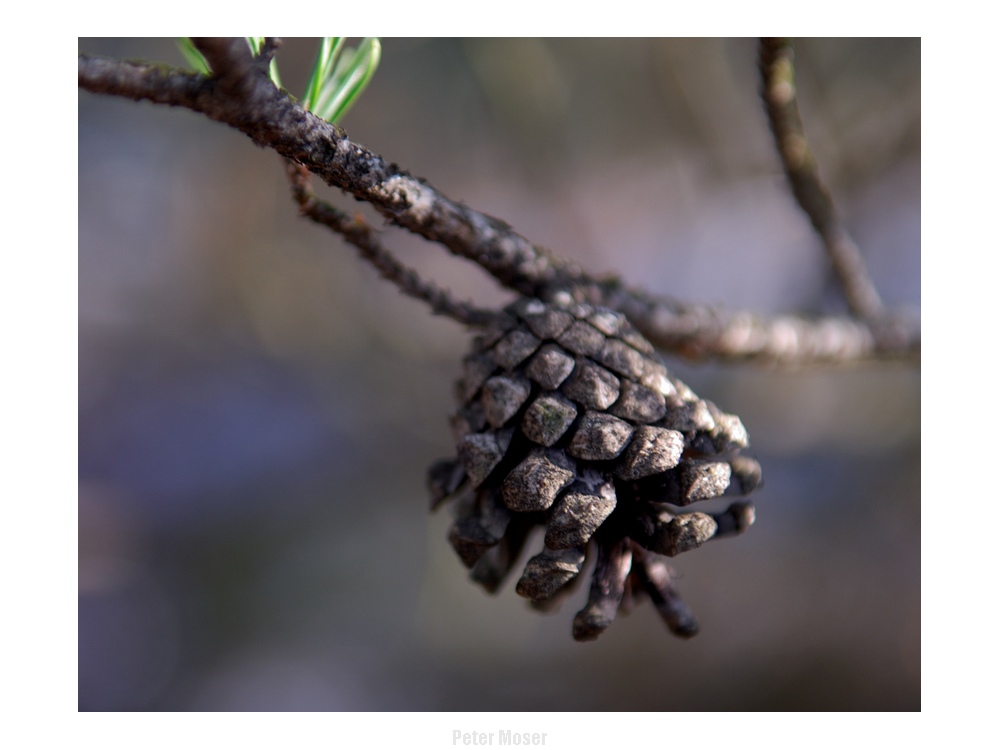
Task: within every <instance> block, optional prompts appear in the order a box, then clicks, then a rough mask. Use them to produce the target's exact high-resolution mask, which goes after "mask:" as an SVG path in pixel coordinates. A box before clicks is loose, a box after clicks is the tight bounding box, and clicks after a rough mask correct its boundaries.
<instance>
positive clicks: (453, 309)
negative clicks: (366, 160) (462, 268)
mask: <svg viewBox="0 0 1000 750" xmlns="http://www.w3.org/2000/svg"><path fill="white" fill-rule="evenodd" d="M309 178H310V173H309V170H307V169H306V168H305V167H303V166H302V165H300V164H294V163H292V162H289V163H288V180H289V182H290V183H291V188H292V197H293V198H294V199H295V202H296V203H297V204H298V205H299V211H300V212H301V213H302V215H303V216H306V217H308V218H310V219H312V220H313V221H315V222H316V223H317V224H322V225H323V226H325V227H327V228H328V229H332V230H333V231H334V232H336V233H337V234H339V235H341V236H343V238H344V239H345V240H347V241H348V242H350V243H351V244H352V245H354V246H355V247H356V248H357V249H358V253H359V255H360V256H361V257H362V258H364V259H365V260H367V261H368V262H369V263H371V264H372V265H373V266H375V268H377V269H378V271H379V273H380V274H381V275H382V278H384V279H386V280H388V281H391V282H392V283H393V284H395V285H396V286H397V287H398V288H399V290H400V291H401V292H403V294H406V295H408V296H410V297H413V298H415V299H419V300H422V301H423V302H426V303H427V304H428V305H429V306H430V308H431V310H433V311H434V312H435V313H436V314H438V315H447V316H448V317H449V318H451V319H452V320H456V321H458V322H459V323H464V324H465V325H468V326H486V325H489V324H490V323H493V322H495V321H496V320H497V317H498V315H497V313H495V312H493V311H492V310H483V309H481V308H477V307H475V306H474V305H472V304H471V303H468V302H460V301H458V300H456V299H455V298H454V297H452V296H451V293H450V292H448V290H447V289H442V288H441V287H439V286H437V285H436V284H434V283H432V282H429V281H424V280H423V279H421V278H420V275H419V274H418V273H417V272H416V271H414V270H413V269H412V268H409V267H407V266H404V265H403V264H402V263H400V262H399V261H398V260H396V258H395V257H393V255H392V253H390V252H389V251H388V250H387V249H386V248H385V246H384V245H383V244H382V241H381V240H380V239H379V236H378V233H377V232H376V231H375V230H374V229H372V227H371V226H369V225H368V223H367V222H365V220H364V219H363V218H362V217H361V216H360V215H355V216H349V215H348V214H346V213H345V212H344V211H341V210H340V209H339V208H336V207H334V206H331V205H330V204H329V203H325V202H323V201H321V200H319V199H318V198H317V197H316V195H315V194H314V193H313V192H312V189H311V188H310V184H309V183H310V179H309Z"/></svg>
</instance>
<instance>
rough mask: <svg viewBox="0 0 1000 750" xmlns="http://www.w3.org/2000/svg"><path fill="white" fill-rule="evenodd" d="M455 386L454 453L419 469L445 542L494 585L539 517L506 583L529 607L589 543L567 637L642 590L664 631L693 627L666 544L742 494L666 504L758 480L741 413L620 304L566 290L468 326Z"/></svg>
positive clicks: (698, 537) (706, 534) (593, 630)
mask: <svg viewBox="0 0 1000 750" xmlns="http://www.w3.org/2000/svg"><path fill="white" fill-rule="evenodd" d="M457 396H458V400H459V402H460V406H459V409H458V411H457V413H456V414H455V415H454V416H453V418H452V429H453V432H454V436H455V441H456V444H457V449H458V457H457V459H449V460H444V461H439V462H438V463H436V464H435V465H434V466H432V467H431V470H430V473H429V474H430V477H429V478H430V489H431V495H432V500H433V506H434V507H435V508H436V507H438V506H439V505H440V504H441V503H443V502H445V501H448V500H450V501H452V502H453V504H454V507H455V517H456V520H455V523H454V525H453V526H452V527H451V531H450V533H449V540H450V542H451V545H452V547H453V548H454V549H455V552H456V553H458V556H459V558H460V559H461V560H462V562H463V563H464V564H465V565H466V566H467V567H468V568H470V569H471V575H472V578H473V580H475V581H477V582H478V583H480V584H481V585H482V586H483V587H485V588H486V589H487V590H488V591H491V592H493V591H496V590H497V588H498V587H499V586H500V584H501V583H502V582H503V580H504V579H505V578H506V576H507V575H508V573H509V572H510V570H511V568H512V567H513V566H514V565H515V564H516V562H517V560H518V557H519V556H520V553H521V551H522V549H523V547H524V545H525V543H526V541H527V539H528V536H529V533H530V531H531V530H532V529H533V528H534V526H535V525H541V526H544V527H545V542H544V548H543V549H542V551H541V552H540V553H539V554H536V555H535V556H533V557H532V558H531V559H529V560H528V562H527V565H526V566H525V568H524V572H523V573H522V575H521V578H520V580H519V581H518V583H517V593H518V594H520V595H521V596H523V597H526V598H528V599H530V600H531V602H532V603H533V604H534V605H535V606H538V607H541V608H547V607H549V606H551V605H552V604H553V603H557V602H558V601H559V600H560V599H561V598H562V597H563V596H565V595H566V593H568V592H569V591H571V590H572V589H573V584H574V583H575V582H576V581H577V580H578V579H579V573H580V571H581V569H582V568H583V566H584V562H585V559H586V557H587V556H588V554H590V555H591V556H596V563H595V566H594V573H593V578H592V583H591V590H590V598H589V601H588V604H587V606H586V607H585V608H584V609H583V610H581V611H580V612H579V613H578V614H577V615H576V619H575V620H574V623H573V637H574V638H576V639H577V640H592V639H594V638H597V637H598V636H599V635H600V634H601V632H603V631H604V629H605V628H607V627H608V626H609V625H610V624H611V622H612V621H613V620H614V618H615V615H616V614H617V612H618V610H619V609H627V608H629V607H630V605H631V603H632V601H633V600H636V599H638V598H640V597H641V596H643V595H646V596H648V597H649V598H650V599H651V600H652V602H653V604H654V605H655V607H656V609H657V610H658V611H659V613H660V615H661V616H662V617H663V619H664V620H665V622H666V624H667V626H668V627H669V628H670V630H671V631H672V632H674V633H675V634H677V635H680V636H684V637H689V636H692V635H694V634H695V633H696V632H697V630H698V625H697V623H696V622H695V620H694V618H693V617H692V615H691V613H690V612H689V611H688V609H687V607H686V606H685V605H684V603H683V602H682V601H681V599H680V598H679V596H678V594H677V592H676V591H675V589H674V587H673V583H672V580H671V571H670V568H669V567H668V566H667V565H666V562H665V560H664V558H663V556H667V557H672V556H674V555H677V554H680V553H681V552H686V551H688V550H691V549H694V548H696V547H699V546H701V545H702V544H703V543H704V542H706V541H708V540H709V539H712V538H714V537H718V536H723V535H730V534H737V533H740V532H742V531H744V530H746V529H747V528H748V527H749V526H750V524H752V523H753V520H754V510H753V505H752V504H751V503H749V502H745V501H740V502H735V503H733V504H732V505H730V506H729V508H728V509H726V510H725V511H724V512H722V513H719V514H708V513H696V512H687V513H680V512H678V511H677V506H686V505H688V504H690V503H693V502H696V501H698V500H705V499H708V498H714V497H718V496H720V495H722V494H723V493H724V492H726V491H727V490H734V491H735V492H737V493H738V494H746V493H748V492H750V491H751V490H753V489H754V488H755V487H756V486H758V485H759V484H760V466H759V465H758V463H757V462H756V461H755V460H754V459H752V458H749V457H746V456H743V455H741V454H740V450H741V449H743V448H745V447H747V433H746V430H745V429H744V427H743V424H742V423H741V422H740V420H739V418H738V417H735V416H732V415H730V414H725V413H723V412H721V411H719V409H717V408H716V407H715V405H714V404H712V403H711V402H709V401H703V400H701V399H699V398H698V397H697V396H696V395H695V394H694V393H693V392H692V391H691V389H690V388H688V387H687V386H686V385H684V383H682V382H681V381H679V380H677V379H676V378H674V377H672V376H671V375H670V373H669V372H668V371H667V369H666V368H665V367H664V366H663V364H662V363H661V362H660V360H659V359H658V358H657V356H656V354H655V352H654V350H653V347H652V345H650V343H649V342H648V341H646V339H645V338H643V337H642V336H641V335H640V334H639V333H638V331H636V330H635V329H634V328H633V327H632V326H631V325H630V324H629V323H628V321H627V320H626V319H625V317H624V316H623V315H622V314H621V313H618V312H616V311H614V310H610V309H607V308H601V307H594V306H591V305H588V304H581V303H576V302H573V301H571V300H570V299H569V297H568V295H563V299H558V298H557V300H556V301H554V302H551V303H543V302H541V301H539V300H537V299H521V300H518V301H517V302H515V303H514V304H513V305H511V306H509V307H508V308H506V310H505V311H504V315H502V316H501V317H500V318H499V319H498V322H497V324H495V325H494V326H493V327H491V328H489V329H487V330H486V331H485V332H484V333H483V334H482V335H480V336H477V337H476V339H475V340H474V342H473V351H472V353H471V354H469V355H468V356H467V357H466V358H465V360H464V377H463V378H462V380H460V381H459V382H458V384H457ZM595 552H596V554H595Z"/></svg>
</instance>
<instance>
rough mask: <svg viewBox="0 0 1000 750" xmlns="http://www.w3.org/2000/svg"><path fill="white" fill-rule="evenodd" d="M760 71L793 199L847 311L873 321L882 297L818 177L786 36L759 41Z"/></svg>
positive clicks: (879, 313)
mask: <svg viewBox="0 0 1000 750" xmlns="http://www.w3.org/2000/svg"><path fill="white" fill-rule="evenodd" d="M760 74H761V79H762V85H763V91H762V96H763V99H764V105H765V109H766V110H767V118H768V122H769V123H770V126H771V132H772V133H773V134H774V140H775V146H776V148H777V150H778V155H779V156H780V157H781V165H782V167H783V168H784V170H785V174H786V175H787V176H788V181H789V184H790V185H791V187H792V193H793V194H794V195H795V200H796V201H798V204H799V206H801V208H802V210H803V211H805V213H806V215H807V216H808V217H809V220H810V221H811V222H812V225H813V228H814V229H815V230H816V232H817V233H818V234H819V236H820V237H821V238H822V240H823V246H824V248H825V249H826V253H827V255H828V256H829V257H830V263H831V264H832V265H833V270H834V273H835V274H836V275H837V280H838V282H839V283H840V286H841V289H842V290H843V293H844V298H845V299H846V300H847V304H848V305H849V306H850V308H851V312H853V313H854V314H855V315H857V316H859V317H862V318H865V319H866V320H868V321H873V322H874V321H878V320H880V319H881V318H882V317H883V312H884V311H883V307H882V300H881V298H880V297H879V293H878V291H877V290H876V289H875V284H874V283H873V282H872V280H871V278H870V277H869V275H868V270H867V269H866V268H865V262H864V259H863V258H862V257H861V250H860V249H859V248H858V246H857V244H856V243H855V242H854V239H853V238H852V237H851V235H850V232H848V231H847V227H845V226H844V223H843V222H842V221H841V219H840V216H838V214H837V209H836V207H835V206H834V204H833V199H832V198H831V197H830V192H829V191H828V190H827V189H826V186H825V185H824V184H823V182H822V180H820V177H819V168H818V166H817V164H816V158H815V157H814V156H813V153H812V149H811V148H810V147H809V141H808V140H806V135H805V130H804V129H803V127H802V118H801V116H800V115H799V107H798V97H797V95H796V91H795V68H794V50H793V49H792V43H791V41H790V40H789V39H780V38H774V37H765V38H763V39H761V42H760Z"/></svg>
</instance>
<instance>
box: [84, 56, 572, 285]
mask: <svg viewBox="0 0 1000 750" xmlns="http://www.w3.org/2000/svg"><path fill="white" fill-rule="evenodd" d="M239 41H240V43H242V40H239ZM197 43H198V44H200V45H201V46H203V47H204V49H202V50H201V51H202V53H203V54H205V55H206V58H208V60H209V64H210V65H212V68H213V71H222V73H221V75H222V77H221V78H220V79H218V81H219V85H216V81H217V79H216V78H214V77H213V78H212V79H201V80H203V81H205V82H206V83H205V86H204V87H203V88H198V89H197V90H196V91H195V92H193V94H194V95H188V96H185V97H183V98H174V96H173V94H174V92H173V89H172V88H167V89H166V90H164V86H163V82H162V81H161V78H162V74H161V75H151V74H152V73H153V72H155V71H162V70H163V69H162V68H158V67H156V66H136V65H135V64H133V63H121V64H120V63H117V62H116V61H112V60H106V59H102V58H94V57H88V56H86V55H81V56H80V64H79V67H80V86H81V88H85V89H87V90H89V91H93V92H95V93H101V94H117V95H119V96H127V97H129V98H132V99H148V100H150V101H153V102H156V103H160V104H175V105H181V106H185V107H188V108H189V109H192V110H194V111H196V112H201V113H202V114H204V115H206V116H207V117H209V118H211V119H213V120H216V121H218V122H222V123H225V124H227V125H230V126H232V127H234V128H236V129H238V130H241V131H242V132H243V133H245V134H246V135H248V136H249V137H250V138H251V139H253V141H254V142H255V143H257V144H258V145H260V146H266V147H269V148H273V149H274V150H275V151H277V152H278V153H279V154H281V155H282V156H284V157H285V158H287V159H290V160H292V161H294V162H296V163H298V164H302V165H303V166H305V167H306V168H307V169H308V170H309V171H310V172H313V173H314V174H316V175H318V176H319V177H320V178H321V179H322V180H323V181H325V182H326V183H327V184H329V185H332V186H333V187H336V188H340V189H341V190H344V191H346V192H348V193H351V194H352V195H353V196H354V197H355V198H357V199H358V200H362V201H365V202H366V203H370V204H371V205H372V206H374V208H375V209H376V210H377V211H378V212H379V213H381V214H382V215H383V216H385V217H386V218H387V219H388V220H389V221H391V222H393V223H394V224H396V225H398V226H400V227H403V228H404V229H408V230H410V231H412V232H414V233H415V234H419V235H420V236H422V237H424V238H426V239H428V240H431V241H433V242H438V243H440V244H442V245H444V246H445V247H446V248H448V249H449V250H450V251H451V252H452V253H454V254H456V255H458V256H461V257H464V258H467V259H469V260H471V261H474V262H475V263H478V264H479V265H480V266H482V267H483V268H484V269H485V270H486V271H488V272H489V273H490V274H491V275H492V276H493V277H494V278H496V279H497V280H498V281H499V282H500V283H501V284H503V285H504V286H506V287H508V288H509V289H512V290H514V291H516V292H518V293H520V294H526V295H537V294H539V293H541V291H542V290H543V289H544V288H545V287H546V286H548V285H550V284H552V283H554V282H560V283H563V282H571V281H573V280H575V279H579V278H582V277H583V273H582V272H581V271H580V270H579V268H577V267H576V266H573V265H571V264H569V263H567V262H565V261H562V260H559V259H557V258H555V257H553V256H552V255H550V254H549V253H548V252H546V251H544V250H542V249H541V248H538V247H535V246H534V245H532V244H531V243H530V242H528V240H527V239H525V238H524V237H522V236H521V235H519V234H517V233H516V232H514V231H513V230H512V229H511V228H510V227H509V226H508V225H507V224H506V223H504V222H502V221H500V220H499V219H495V218H493V217H491V216H487V215H486V214H483V213H480V212H479V211H475V210H473V209H471V208H469V207H468V206H465V205H464V204H462V203H459V202H457V201H453V200H451V199H450V198H448V197H447V196H445V195H442V194H441V193H440V192H438V191H437V190H436V189H435V188H434V187H433V186H432V185H430V184H429V183H427V182H426V181H424V180H421V179H418V178H415V177H413V176H411V175H410V174H408V173H406V172H404V171H402V170H400V169H399V168H398V167H397V166H396V165H395V164H387V163H386V162H385V160H383V159H382V157H381V156H379V155H378V154H375V153H373V152H372V151H369V150H368V149H366V148H365V147H363V146H360V145H358V144H356V143H353V142H351V141H350V140H348V138H347V136H346V135H345V134H344V132H343V131H342V130H341V129H340V128H338V127H336V126H335V125H332V124H331V123H328V122H326V121H324V120H321V119H319V118H318V117H316V116H315V115H313V114H312V113H310V112H307V111H306V110H304V109H302V108H301V107H300V106H298V104H296V103H295V101H294V100H293V99H292V98H291V97H289V96H288V95H287V94H286V93H284V92H282V91H279V90H278V89H277V88H276V87H275V86H274V84H273V83H271V81H270V80H269V79H267V78H266V76H263V75H257V74H256V73H255V71H254V69H253V67H252V65H250V64H248V60H249V61H251V62H252V57H251V56H250V53H249V49H247V50H246V56H244V55H243V51H242V49H241V48H240V43H235V44H232V45H229V46H226V45H224V44H222V43H220V42H218V41H216V40H199V41H198V42H197ZM242 47H243V48H246V45H245V44H242ZM229 53H231V54H232V55H234V58H233V59H231V60H230V59H229V58H228V57H227V55H228V54H229ZM118 65H123V66H125V67H126V70H127V71H128V73H129V80H128V83H129V86H128V87H123V86H117V87H114V88H110V87H109V86H108V85H107V84H106V82H105V79H106V78H108V77H109V76H111V75H112V72H113V71H114V69H115V67H116V66H118ZM144 74H150V79H149V80H148V81H144V80H143V75H144ZM185 75H187V76H190V74H185ZM198 78H201V77H198ZM169 80H171V82H172V79H169ZM182 80H186V79H182ZM196 80H197V78H196ZM233 92H242V93H241V94H240V95H239V96H232V94H233Z"/></svg>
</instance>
